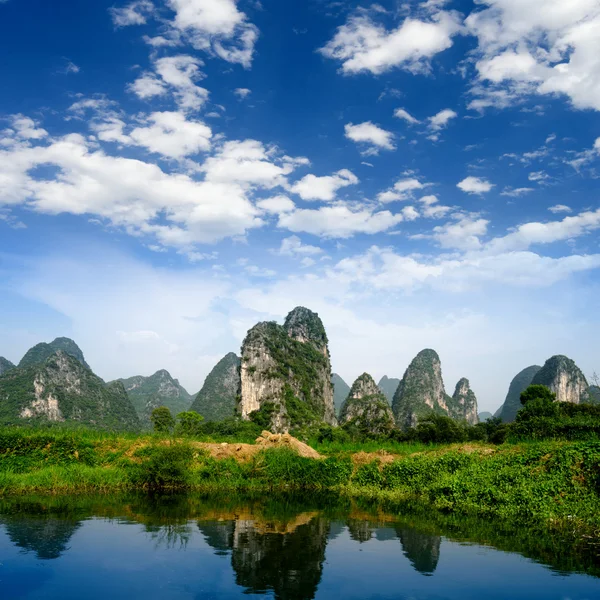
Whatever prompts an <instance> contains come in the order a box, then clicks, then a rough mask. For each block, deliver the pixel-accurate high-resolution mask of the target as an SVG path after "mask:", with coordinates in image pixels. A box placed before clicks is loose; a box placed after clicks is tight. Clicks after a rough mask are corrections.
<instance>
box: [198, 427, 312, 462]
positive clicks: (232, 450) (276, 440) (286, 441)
mask: <svg viewBox="0 0 600 600" xmlns="http://www.w3.org/2000/svg"><path fill="white" fill-rule="evenodd" d="M192 445H193V446H194V447H195V448H200V449H202V450H206V451H207V452H208V453H209V454H210V456H211V457H212V458H215V459H217V460H223V459H225V458H235V459H236V460H238V461H240V462H245V461H248V460H250V459H251V458H252V457H253V456H254V455H256V454H257V453H258V452H260V451H261V450H264V449H265V448H289V449H290V450H293V451H294V452H295V453H296V454H298V455H299V456H303V457H305V458H322V456H321V455H320V454H319V453H318V452H317V451H316V450H314V449H313V448H311V447H310V446H308V445H306V444H305V443H303V442H301V441H300V440H298V439H296V438H295V437H292V436H291V435H290V434H289V433H270V432H268V431H263V432H262V433H261V434H260V436H259V437H257V438H256V444H238V443H235V444H228V443H226V442H222V443H221V444H209V443H202V442H194V443H193V444H192Z"/></svg>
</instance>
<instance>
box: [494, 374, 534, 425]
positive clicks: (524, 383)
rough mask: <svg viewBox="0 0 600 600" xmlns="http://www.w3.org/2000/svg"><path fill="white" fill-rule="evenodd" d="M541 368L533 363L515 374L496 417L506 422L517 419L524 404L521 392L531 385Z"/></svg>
mask: <svg viewBox="0 0 600 600" xmlns="http://www.w3.org/2000/svg"><path fill="white" fill-rule="evenodd" d="M541 368H542V367H539V366H538V365H531V366H530V367H527V368H526V369H523V370H522V371H521V372H520V373H518V374H517V375H515V377H514V379H513V380H512V381H511V382H510V386H509V387H508V393H507V394H506V399H505V400H504V404H503V405H502V406H501V407H500V409H499V410H498V412H496V414H495V415H494V416H495V417H500V418H501V419H502V420H503V421H504V422H505V423H510V422H511V421H514V420H515V417H516V416H517V412H518V411H519V410H520V409H521V408H522V406H523V405H522V404H521V393H522V392H523V391H525V390H526V389H527V388H528V387H529V386H530V385H531V382H532V381H533V378H534V377H535V376H536V374H537V373H538V371H539V370H540V369H541Z"/></svg>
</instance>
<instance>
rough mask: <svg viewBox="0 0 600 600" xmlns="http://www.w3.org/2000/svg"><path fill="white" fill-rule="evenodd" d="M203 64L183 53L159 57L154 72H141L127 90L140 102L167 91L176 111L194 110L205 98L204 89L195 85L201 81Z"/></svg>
mask: <svg viewBox="0 0 600 600" xmlns="http://www.w3.org/2000/svg"><path fill="white" fill-rule="evenodd" d="M203 64H204V63H203V62H202V61H201V60H199V59H197V58H194V57H193V56H189V55H187V54H180V55H177V56H167V57H164V58H159V59H157V60H156V61H155V62H154V73H151V72H146V73H144V74H143V75H141V76H140V77H138V79H136V80H135V81H134V82H133V83H132V84H131V85H130V86H129V89H130V91H132V92H133V93H134V94H136V96H138V98H141V99H142V100H148V99H150V98H153V97H155V96H164V95H165V94H167V93H168V92H171V94H172V95H173V98H174V99H175V101H176V103H177V105H178V106H179V108H180V110H183V111H186V112H187V111H197V110H199V109H200V108H202V106H203V105H204V103H205V102H206V100H207V99H208V90H206V89H205V88H203V87H200V86H198V85H196V82H197V81H199V80H200V79H203V78H204V74H203V73H202V71H201V70H200V67H201V66H203Z"/></svg>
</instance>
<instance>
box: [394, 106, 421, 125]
mask: <svg viewBox="0 0 600 600" xmlns="http://www.w3.org/2000/svg"><path fill="white" fill-rule="evenodd" d="M394 116H395V117H397V118H398V119H404V120H405V121H406V122H407V123H409V124H410V125H416V124H417V123H420V122H421V121H419V120H418V119H415V118H414V117H413V116H412V115H411V114H409V113H408V112H407V111H406V110H404V109H403V108H397V109H396V110H395V111H394Z"/></svg>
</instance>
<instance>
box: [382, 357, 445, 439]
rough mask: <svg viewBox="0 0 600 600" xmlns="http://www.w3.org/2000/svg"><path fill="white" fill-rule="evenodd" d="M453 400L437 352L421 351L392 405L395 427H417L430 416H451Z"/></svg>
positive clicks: (408, 370)
mask: <svg viewBox="0 0 600 600" xmlns="http://www.w3.org/2000/svg"><path fill="white" fill-rule="evenodd" d="M451 407H452V398H450V396H448V394H446V390H445V389H444V381H443V379H442V365H441V363H440V357H439V356H438V354H437V352H435V350H430V349H426V350H421V352H419V354H417V356H416V357H415V358H414V359H413V360H412V362H411V363H410V365H409V366H408V369H406V372H405V373H404V377H403V378H402V380H401V381H400V384H399V385H398V389H397V390H396V393H395V394H394V400H393V402H392V410H393V412H394V417H395V419H396V424H397V425H398V427H401V428H402V429H407V428H409V427H414V426H415V425H416V424H417V423H418V421H419V419H420V418H422V417H424V416H426V415H428V414H430V413H431V412H434V413H437V414H442V415H449V414H450V410H449V408H451Z"/></svg>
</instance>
